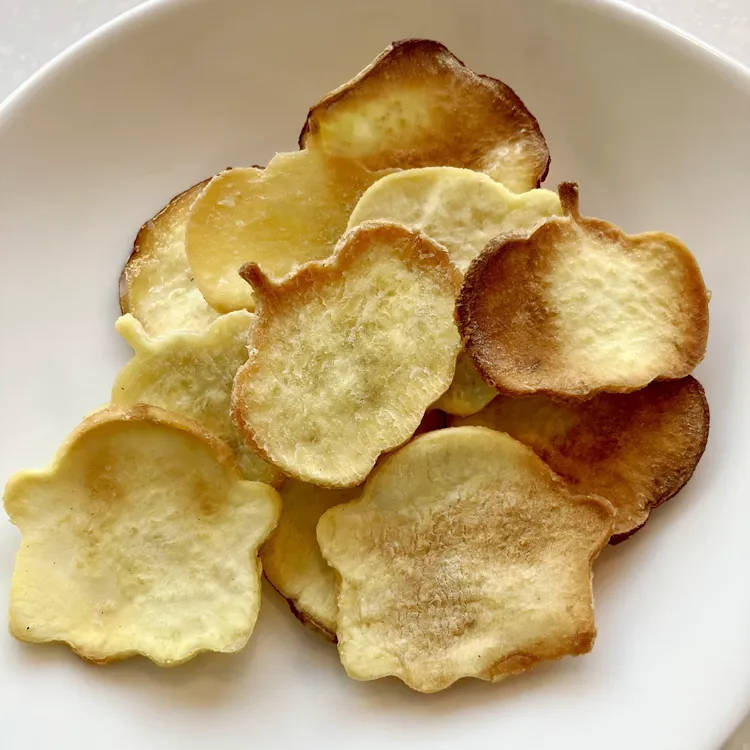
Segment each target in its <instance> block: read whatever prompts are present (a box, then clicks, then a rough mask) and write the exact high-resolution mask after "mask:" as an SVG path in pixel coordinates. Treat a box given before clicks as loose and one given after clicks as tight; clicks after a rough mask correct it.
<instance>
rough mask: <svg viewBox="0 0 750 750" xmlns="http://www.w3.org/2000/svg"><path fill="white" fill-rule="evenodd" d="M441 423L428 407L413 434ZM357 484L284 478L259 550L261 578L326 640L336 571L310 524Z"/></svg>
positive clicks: (353, 493)
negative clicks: (276, 511)
mask: <svg viewBox="0 0 750 750" xmlns="http://www.w3.org/2000/svg"><path fill="white" fill-rule="evenodd" d="M444 426H445V415H444V414H443V413H442V412H441V411H438V410H437V409H432V410H430V411H428V412H427V414H425V416H424V419H423V420H422V423H421V424H420V425H419V427H418V429H417V432H416V433H415V434H417V435H421V434H423V433H425V432H430V431H432V430H438V429H441V428H443V427H444ZM381 460H383V459H381ZM362 489H363V488H362V485H359V486H357V487H349V488H347V489H344V490H331V489H328V488H326V487H318V486H317V485H314V484H307V483H305V482H299V481H297V480H296V479H287V480H286V482H284V486H283V488H282V489H281V498H282V501H283V502H282V512H281V518H280V519H279V524H278V526H277V527H276V530H275V531H274V533H273V535H272V536H271V538H270V539H269V540H268V541H267V542H266V543H265V544H264V545H263V547H261V550H260V559H261V560H262V562H263V571H264V573H265V574H266V578H267V579H268V581H269V583H270V584H271V585H272V586H273V587H274V588H275V589H276V591H278V592H279V593H280V594H281V595H282V596H283V597H284V598H285V599H286V600H287V602H288V603H289V608H290V609H291V610H292V612H293V613H294V616H295V617H297V619H299V620H300V622H302V623H304V624H305V625H308V626H309V627H310V628H312V629H313V630H315V631H317V632H319V633H320V634H321V635H323V636H324V637H325V638H327V639H328V640H331V641H335V640H336V614H337V612H338V607H337V605H336V576H335V574H334V572H333V569H332V568H330V567H329V566H328V564H327V563H326V562H325V560H323V557H322V555H321V554H320V547H319V546H318V539H317V537H316V535H315V529H316V527H317V525H318V519H319V518H320V516H321V515H322V514H323V513H324V512H325V511H327V510H328V509H329V508H332V507H333V506H334V505H339V504H341V503H347V502H349V501H350V500H353V499H354V498H356V497H358V496H359V495H361V494H362Z"/></svg>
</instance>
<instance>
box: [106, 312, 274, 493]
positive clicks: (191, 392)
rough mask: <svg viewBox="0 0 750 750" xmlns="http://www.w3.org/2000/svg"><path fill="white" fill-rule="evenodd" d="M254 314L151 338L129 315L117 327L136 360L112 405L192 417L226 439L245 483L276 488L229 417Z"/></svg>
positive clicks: (231, 315)
mask: <svg viewBox="0 0 750 750" xmlns="http://www.w3.org/2000/svg"><path fill="white" fill-rule="evenodd" d="M254 317H255V316H254V315H253V314H252V313H249V312H247V310H238V311H237V312H233V313H229V314H228V315H223V316H221V317H220V318H218V319H217V320H215V321H214V322H213V323H211V325H210V326H209V327H208V328H206V329H205V330H204V331H195V332H179V333H172V334H170V335H165V336H160V337H158V338H153V337H151V336H149V335H148V334H147V333H146V332H145V331H144V329H143V326H142V325H141V324H140V323H139V322H138V321H137V320H136V319H135V318H134V317H133V316H132V315H124V316H123V317H121V318H120V319H119V320H118V321H117V324H116V328H117V331H118V333H119V334H120V335H121V336H122V337H123V338H124V339H125V340H126V341H127V342H128V343H129V344H130V346H131V347H132V348H133V352H134V356H133V358H132V359H131V360H130V362H128V364H126V365H125V367H124V368H123V369H122V370H121V372H120V373H119V375H118V376H117V378H116V380H115V383H114V385H113V386H112V403H114V404H134V403H142V404H151V405H152V406H159V407H161V408H163V409H168V410H170V411H173V412H177V413H178V414H182V415H183V416H185V417H188V418H189V419H193V420H195V421H196V422H198V424H200V425H201V426H202V427H203V428H205V429H206V430H208V431H209V432H212V433H214V434H215V435H217V436H218V437H220V438H221V439H222V440H224V441H225V442H226V443H227V444H228V445H229V447H230V448H231V449H232V451H233V452H234V455H235V458H236V459H237V462H238V463H239V465H240V468H241V469H242V472H243V474H244V475H245V478H246V479H250V480H253V481H256V482H265V483H266V484H270V485H273V486H275V487H278V486H279V485H280V484H281V482H282V481H283V478H284V477H283V474H282V473H281V472H280V471H279V470H278V469H277V468H276V467H275V466H272V465H271V464H269V463H267V462H266V461H264V460H263V459H262V458H260V457H259V456H257V455H256V454H255V453H253V452H252V451H251V450H248V448H247V447H246V446H245V445H244V444H243V442H242V439H241V438H240V436H239V435H238V434H237V431H236V430H235V428H234V425H233V424H232V420H231V417H230V416H229V401H230V396H231V393H232V382H233V381H234V376H235V375H236V373H237V370H238V369H239V367H240V365H242V364H244V363H245V361H246V360H247V345H248V340H249V338H250V331H251V329H252V325H253V320H254Z"/></svg>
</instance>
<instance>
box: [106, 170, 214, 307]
mask: <svg viewBox="0 0 750 750" xmlns="http://www.w3.org/2000/svg"><path fill="white" fill-rule="evenodd" d="M210 181H211V178H210V177H209V178H207V179H205V180H201V181H200V182H196V183H195V185H191V186H190V187H189V188H187V189H185V190H183V191H182V192H181V193H178V194H177V195H175V196H174V198H172V199H171V200H170V201H169V202H168V203H167V204H166V205H165V206H164V208H162V209H161V210H160V211H159V212H157V213H156V214H155V215H154V216H152V217H151V218H150V219H149V220H148V221H146V222H144V223H143V224H142V225H141V228H140V229H139V230H138V234H136V236H135V240H134V242H133V249H132V250H131V252H130V255H129V256H128V259H127V261H126V262H125V265H124V266H123V269H122V271H121V272H120V280H119V284H118V291H119V296H120V311H121V312H122V314H123V315H125V314H126V313H129V312H132V306H131V304H130V282H131V275H132V274H133V268H134V265H135V264H136V263H137V261H138V260H140V253H141V246H142V243H143V240H144V238H145V236H146V235H147V234H148V233H149V232H151V231H153V224H154V223H155V222H157V221H159V219H160V217H162V216H163V215H164V214H165V213H167V212H168V211H169V210H171V208H172V206H174V204H175V203H177V201H179V200H180V199H181V198H182V197H183V196H184V195H185V194H186V193H189V192H190V191H191V190H194V189H195V188H197V187H205V186H206V185H208V183H209V182H210Z"/></svg>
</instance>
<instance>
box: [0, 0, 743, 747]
mask: <svg viewBox="0 0 750 750" xmlns="http://www.w3.org/2000/svg"><path fill="white" fill-rule="evenodd" d="M143 1H144V0H36V1H35V0H0V100H2V99H4V98H5V97H6V96H7V95H8V94H10V93H11V91H13V90H14V89H15V88H16V87H18V86H19V85H20V84H21V83H23V82H24V81H25V80H26V79H27V78H28V77H29V76H30V75H31V74H32V73H33V72H34V71H35V70H36V69H37V68H39V67H40V66H41V65H43V64H44V63H45V62H47V61H48V60H50V59H51V58H53V57H54V56H55V55H56V54H57V53H59V52H61V51H62V50H63V49H65V48H66V47H68V46H69V45H71V44H72V43H73V42H75V41H76V40H77V39H80V37H82V36H83V35H84V34H86V33H88V32H89V31H91V30H92V29H95V28H96V27H97V26H101V25H102V24H103V23H105V22H107V21H109V20H110V19H112V18H114V17H115V16H117V15H119V14H120V13H122V12H123V11H126V10H128V9H130V8H132V7H134V6H136V5H139V4H140V3H142V2H143ZM627 2H630V3H631V4H632V5H635V6H638V7H639V8H642V9H643V10H647V11H649V12H651V13H653V14H654V15H655V16H658V17H660V18H662V19H664V20H665V21H668V22H669V23H671V24H674V25H675V26H678V27H679V28H681V29H684V30H685V31H687V32H688V33H690V34H693V35H694V36H697V37H699V38H700V39H702V40H704V41H705V42H708V43H709V44H711V45H712V46H714V47H716V48H717V49H719V50H721V51H722V52H725V53H726V54H728V55H731V56H732V57H734V58H736V59H737V60H739V61H740V62H742V63H744V64H745V65H746V66H748V67H750V0H627ZM748 669H750V664H748ZM706 689H710V687H708V686H707V688H706ZM1 733H2V729H1V728H0V734H1ZM665 750H666V748H665ZM724 750H750V716H748V718H747V719H746V720H745V722H744V724H743V725H742V726H741V727H740V728H739V729H738V730H737V732H736V734H735V735H734V737H733V738H732V739H731V740H730V742H729V743H728V744H727V745H726V747H725V748H724Z"/></svg>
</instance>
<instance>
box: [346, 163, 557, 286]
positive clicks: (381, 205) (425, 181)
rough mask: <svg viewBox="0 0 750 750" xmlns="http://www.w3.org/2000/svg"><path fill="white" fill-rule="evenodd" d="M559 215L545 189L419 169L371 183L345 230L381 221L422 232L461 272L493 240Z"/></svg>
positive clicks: (448, 169)
mask: <svg viewBox="0 0 750 750" xmlns="http://www.w3.org/2000/svg"><path fill="white" fill-rule="evenodd" d="M560 213H562V207H561V206H560V199H559V198H558V196H557V193H554V192H552V191H551V190H529V191H528V192H526V193H520V194H518V193H512V192H511V191H510V190H508V188H506V187H504V186H503V185H501V184H500V183H499V182H495V181H494V180H493V179H492V178H490V177H488V176H487V175H486V174H481V173H479V172H473V171H472V170H470V169H457V168H456V167H425V168H424V169H409V170H406V171H404V172H396V173H395V174H391V175H388V176H386V177H383V178H382V179H380V180H378V181H377V182H376V183H374V184H373V185H372V186H371V187H369V188H368V189H367V192H365V194H364V195H363V196H362V197H361V198H360V200H359V203H357V205H356V206H355V207H354V211H353V212H352V215H351V217H350V218H349V227H353V226H356V225H357V224H360V223H361V222H363V221H368V220H370V219H384V220H385V221H392V222H394V223H396V224H403V225H404V226H407V227H409V229H413V230H415V231H422V232H424V233H425V234H427V235H429V236H430V237H432V239H433V240H436V241H437V242H439V243H440V244H441V245H443V247H445V249H446V250H447V251H448V254H449V255H450V256H451V260H452V261H453V262H454V263H455V264H456V266H457V267H458V269H459V270H460V271H461V272H462V273H465V272H466V270H467V269H468V267H469V264H470V263H471V261H472V260H474V258H476V257H477V255H479V253H480V252H482V250H484V248H485V246H486V245H487V243H488V242H489V241H490V240H491V239H493V238H494V237H497V236H498V235H501V234H505V233H507V232H515V231H519V230H523V231H526V230H529V229H531V228H533V227H534V226H536V225H537V224H539V222H540V221H543V220H544V219H547V218H549V217H550V216H554V215H555V214H560Z"/></svg>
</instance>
